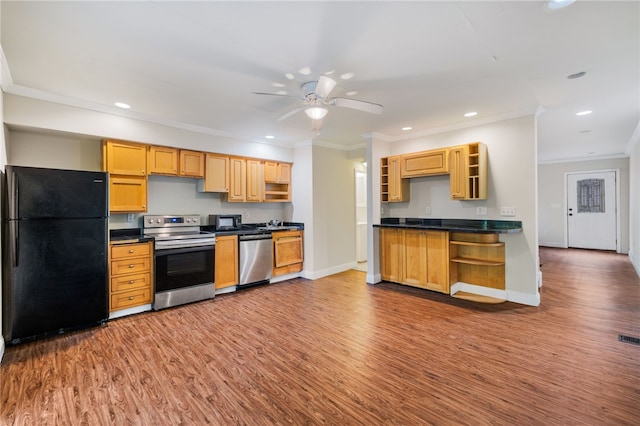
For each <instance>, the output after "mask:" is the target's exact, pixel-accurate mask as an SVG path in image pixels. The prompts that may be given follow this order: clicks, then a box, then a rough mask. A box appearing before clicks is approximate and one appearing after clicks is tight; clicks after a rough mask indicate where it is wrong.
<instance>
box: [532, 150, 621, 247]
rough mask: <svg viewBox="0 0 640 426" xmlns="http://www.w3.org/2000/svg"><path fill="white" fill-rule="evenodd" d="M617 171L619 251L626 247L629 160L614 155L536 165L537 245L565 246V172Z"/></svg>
mask: <svg viewBox="0 0 640 426" xmlns="http://www.w3.org/2000/svg"><path fill="white" fill-rule="evenodd" d="M615 169H618V170H620V175H619V176H618V178H619V181H620V200H619V202H620V224H619V226H620V234H621V235H620V252H621V253H627V251H628V249H629V194H630V193H629V183H630V179H629V159H628V158H614V159H603V160H591V161H576V162H567V163H555V164H541V165H539V166H538V187H539V188H540V194H539V201H540V206H539V226H540V231H539V238H540V245H541V246H548V247H565V248H566V247H567V242H566V239H565V235H566V228H567V220H566V219H567V217H566V204H567V200H566V188H565V173H570V172H588V171H596V170H615Z"/></svg>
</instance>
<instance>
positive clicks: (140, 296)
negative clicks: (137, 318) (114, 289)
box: [111, 288, 151, 311]
mask: <svg viewBox="0 0 640 426" xmlns="http://www.w3.org/2000/svg"><path fill="white" fill-rule="evenodd" d="M147 303H151V289H149V288H140V289H137V290H131V291H125V292H123V293H117V294H112V295H111V310H112V311H116V310H119V309H126V308H131V307H133V306H139V305H145V304H147Z"/></svg>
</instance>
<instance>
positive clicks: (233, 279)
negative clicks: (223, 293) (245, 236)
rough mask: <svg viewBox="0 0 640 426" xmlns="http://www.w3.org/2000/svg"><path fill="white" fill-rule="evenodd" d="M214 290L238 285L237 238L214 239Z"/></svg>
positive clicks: (225, 236) (224, 236) (222, 237)
mask: <svg viewBox="0 0 640 426" xmlns="http://www.w3.org/2000/svg"><path fill="white" fill-rule="evenodd" d="M215 266H216V267H215V280H214V282H215V285H216V290H219V289H222V288H226V287H231V286H234V285H236V284H238V236H237V235H220V236H217V237H216V251H215Z"/></svg>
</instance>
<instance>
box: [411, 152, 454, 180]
mask: <svg viewBox="0 0 640 426" xmlns="http://www.w3.org/2000/svg"><path fill="white" fill-rule="evenodd" d="M401 168H402V171H401V176H402V177H403V178H408V177H417V176H432V175H442V174H447V173H449V164H448V161H447V150H446V149H434V150H431V151H424V152H418V153H415V154H409V155H403V156H402V163H401Z"/></svg>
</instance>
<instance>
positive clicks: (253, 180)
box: [246, 160, 264, 201]
mask: <svg viewBox="0 0 640 426" xmlns="http://www.w3.org/2000/svg"><path fill="white" fill-rule="evenodd" d="M263 182H264V176H263V173H262V162H261V161H260V160H247V199H246V201H262V184H263Z"/></svg>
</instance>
